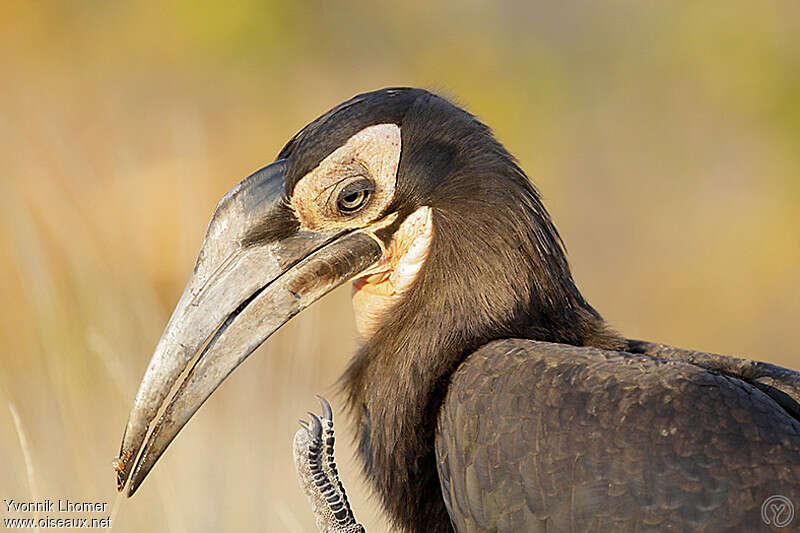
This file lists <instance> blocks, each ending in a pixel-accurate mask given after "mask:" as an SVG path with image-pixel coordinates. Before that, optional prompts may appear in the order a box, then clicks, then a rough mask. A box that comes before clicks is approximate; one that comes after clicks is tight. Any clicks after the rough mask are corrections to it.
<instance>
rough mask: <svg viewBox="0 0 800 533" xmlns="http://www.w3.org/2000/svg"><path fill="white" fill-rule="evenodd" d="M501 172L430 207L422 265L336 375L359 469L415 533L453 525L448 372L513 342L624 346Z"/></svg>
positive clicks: (521, 185)
mask: <svg viewBox="0 0 800 533" xmlns="http://www.w3.org/2000/svg"><path fill="white" fill-rule="evenodd" d="M498 167H499V168H500V170H498V171H497V172H500V173H501V174H502V175H503V176H504V177H503V178H502V179H498V180H488V179H487V180H485V181H479V182H471V183H470V184H462V185H461V186H460V187H461V189H463V190H467V188H468V187H473V188H474V190H467V193H469V194H466V193H465V194H463V195H460V196H459V201H458V203H447V202H446V201H444V200H442V201H441V202H440V203H438V204H437V203H433V204H432V205H433V206H434V208H433V226H434V239H433V242H432V244H431V250H430V254H429V256H428V258H427V260H426V262H425V265H424V266H423V267H422V270H421V271H420V274H419V276H418V278H417V279H416V280H415V282H414V285H413V287H412V288H411V289H410V290H409V291H408V292H407V293H406V294H405V296H404V297H403V298H402V299H400V300H399V301H398V302H396V303H395V304H394V305H393V307H391V308H390V309H389V310H388V311H387V312H385V313H384V315H383V317H382V319H381V320H380V326H379V327H378V329H377V331H376V332H375V333H374V334H373V335H372V336H371V337H370V338H369V339H368V340H367V341H366V342H365V343H364V344H363V346H362V347H361V348H360V349H359V351H358V353H357V354H356V356H355V357H354V358H353V360H352V361H351V363H350V365H349V367H348V369H347V371H346V372H345V374H344V376H343V377H342V385H343V388H344V389H345V391H346V393H347V396H348V400H349V406H350V408H351V411H352V414H353V417H354V418H355V422H356V431H357V436H356V439H357V441H358V445H359V453H360V455H361V458H362V460H363V462H364V471H365V473H366V475H367V477H368V478H369V479H370V480H371V481H372V483H373V486H374V488H375V489H376V491H377V493H378V495H379V496H380V497H381V499H382V500H383V503H384V507H385V508H386V509H387V510H388V511H389V514H390V516H391V517H392V518H393V519H394V521H395V523H396V525H397V526H399V528H401V529H405V530H406V531H410V532H417V531H420V532H422V531H428V532H436V531H450V530H451V526H450V522H449V517H448V515H447V511H446V509H445V506H444V501H443V499H442V495H441V488H440V486H439V479H438V473H437V467H436V458H435V453H434V439H435V431H436V424H437V418H438V413H439V410H440V407H441V404H442V401H443V399H444V397H445V394H446V392H447V388H448V385H449V380H450V377H451V376H452V374H453V372H455V370H456V368H458V366H459V365H460V364H461V362H462V361H464V359H465V358H466V357H468V356H469V354H471V353H472V352H474V351H475V350H476V349H477V348H479V347H480V346H482V345H483V344H485V343H487V342H490V341H492V340H495V339H502V338H513V337H519V338H528V339H534V340H541V341H549V342H558V343H564V344H572V345H576V346H596V347H599V348H607V349H620V348H622V347H623V346H624V342H623V341H622V339H621V338H620V337H619V336H617V335H616V334H615V333H614V332H612V331H610V330H609V329H608V328H607V327H606V326H605V324H604V322H603V320H602V318H601V317H600V315H599V314H598V313H597V312H596V311H595V310H594V309H592V307H591V306H590V305H589V304H588V303H587V302H586V301H585V300H584V298H583V297H582V296H581V294H580V292H579V291H578V289H577V287H576V286H575V284H574V282H573V280H572V276H571V274H570V272H569V267H568V266H567V261H566V258H565V256H564V252H563V248H562V245H561V240H560V238H559V236H558V233H557V232H556V230H555V227H554V226H553V224H552V222H551V220H550V217H549V215H548V214H547V212H546V210H545V208H544V206H543V205H542V204H541V202H540V199H539V197H538V194H537V193H536V191H535V190H534V189H533V187H532V186H531V185H530V183H529V182H528V181H527V178H526V177H525V176H524V174H522V172H521V171H520V170H519V169H518V167H516V165H515V164H513V161H511V160H510V159H508V158H507V159H503V164H502V165H498ZM483 174H484V175H487V174H488V171H487V172H484V173H483ZM498 183H499V185H498ZM486 184H490V185H486ZM491 184H494V185H491ZM497 205H503V206H507V208H504V209H502V210H498V209H496V208H492V207H491V206H497ZM464 213H469V215H470V216H465V215H464ZM478 414H479V413H476V415H478Z"/></svg>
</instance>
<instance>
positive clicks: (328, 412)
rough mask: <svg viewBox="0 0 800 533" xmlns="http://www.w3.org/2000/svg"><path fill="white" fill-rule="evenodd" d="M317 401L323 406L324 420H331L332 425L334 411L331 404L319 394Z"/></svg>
mask: <svg viewBox="0 0 800 533" xmlns="http://www.w3.org/2000/svg"><path fill="white" fill-rule="evenodd" d="M317 399H318V400H319V403H320V405H322V416H323V418H325V419H327V420H330V421H331V424H333V409H331V404H330V403H328V400H326V399H325V398H323V397H322V396H320V395H319V394H317Z"/></svg>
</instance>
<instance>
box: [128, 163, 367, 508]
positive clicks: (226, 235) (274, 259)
mask: <svg viewBox="0 0 800 533" xmlns="http://www.w3.org/2000/svg"><path fill="white" fill-rule="evenodd" d="M285 173H286V162H285V160H280V161H276V162H275V163H273V164H271V165H269V166H267V167H265V168H263V169H261V170H259V171H258V172H256V173H255V174H253V175H251V176H250V177H248V178H246V179H245V180H243V181H242V182H241V183H239V184H238V185H237V186H236V187H234V188H233V189H232V190H231V191H230V192H228V194H226V195H225V196H224V197H223V198H222V200H220V202H219V204H218V205H217V208H216V210H215V211H214V215H213V216H212V218H211V222H210V224H209V226H208V231H207V233H206V237H205V241H204V242H203V246H202V248H201V250H200V255H199V256H198V258H197V263H196V264H195V267H194V271H193V272H192V275H191V278H190V279H189V282H188V283H187V285H186V289H185V290H184V291H183V295H182V296H181V299H180V301H179V302H178V304H177V306H176V307H175V311H174V312H173V313H172V317H171V318H170V319H169V322H168V323H167V326H166V329H165V330H164V333H163V334H162V336H161V339H160V340H159V341H158V345H157V346H156V349H155V352H154V353H153V357H152V359H151V360H150V364H149V365H148V367H147V371H146V372H145V374H144V377H143V378H142V382H141V384H140V385H139V392H138V393H137V394H136V400H135V401H134V404H133V408H132V409H131V413H130V415H129V417H128V425H127V427H126V429H125V434H124V435H123V437H122V447H121V449H120V455H119V458H118V459H117V461H115V469H116V470H117V488H118V489H119V490H120V491H121V490H122V489H123V488H124V486H125V483H126V482H127V481H128V479H130V484H129V486H128V496H131V495H132V494H133V493H134V492H136V489H137V488H138V487H139V485H140V484H141V483H142V481H143V480H144V478H145V476H147V473H148V472H149V471H150V470H151V469H152V468H153V465H154V464H155V462H156V461H157V460H158V458H159V457H160V456H161V454H162V453H163V452H164V450H165V449H166V448H167V446H168V445H169V443H170V442H172V439H174V438H175V436H176V435H177V434H178V432H179V431H180V430H181V428H182V427H183V426H184V425H185V424H186V422H187V421H188V420H189V418H191V416H192V415H193V414H194V413H195V411H197V409H198V408H199V407H200V406H201V405H202V404H203V402H204V401H205V400H206V399H207V398H208V397H209V396H210V395H211V394H212V393H213V392H214V390H215V389H216V388H217V387H218V386H219V385H220V383H222V381H224V380H225V378H226V377H227V376H228V375H229V374H230V373H231V372H232V371H233V370H234V369H235V368H236V367H237V366H238V365H239V364H240V363H241V362H242V361H244V360H245V359H246V358H247V356H248V355H250V354H251V353H252V352H253V350H255V349H256V348H257V347H258V346H259V345H260V344H261V343H262V342H264V340H266V339H267V337H269V336H270V335H271V334H272V333H273V332H274V331H275V330H277V329H278V328H280V327H281V326H282V325H283V324H284V323H286V321H287V320H289V319H290V318H291V317H293V316H294V315H296V314H297V313H299V312H300V311H302V310H303V309H305V308H306V307H307V306H309V305H310V304H312V303H313V302H314V301H316V300H317V299H318V298H320V297H321V296H323V295H324V294H326V293H327V292H328V291H330V290H331V289H333V288H335V287H337V286H339V285H341V284H342V283H343V282H345V281H347V280H349V279H351V278H353V277H355V276H356V275H358V274H359V273H360V272H362V271H364V270H366V269H367V268H369V267H370V266H371V265H373V264H375V263H376V262H377V261H378V260H379V259H380V258H381V255H382V249H381V246H380V244H379V243H378V241H377V240H376V239H375V238H373V236H371V235H370V234H369V233H367V232H366V231H362V230H345V231H341V230H336V231H306V230H302V229H300V225H299V223H298V221H297V219H296V218H295V216H294V213H293V212H292V211H291V209H289V208H288V207H287V206H286V202H285V200H284V199H283V198H284V177H285ZM181 377H182V378H183V379H182V380H180V378H181ZM179 380H180V382H179ZM173 389H175V390H173ZM159 415H160V416H159ZM156 417H158V420H157V422H156V423H155V424H153V422H154V421H155V420H156ZM148 432H149V433H148Z"/></svg>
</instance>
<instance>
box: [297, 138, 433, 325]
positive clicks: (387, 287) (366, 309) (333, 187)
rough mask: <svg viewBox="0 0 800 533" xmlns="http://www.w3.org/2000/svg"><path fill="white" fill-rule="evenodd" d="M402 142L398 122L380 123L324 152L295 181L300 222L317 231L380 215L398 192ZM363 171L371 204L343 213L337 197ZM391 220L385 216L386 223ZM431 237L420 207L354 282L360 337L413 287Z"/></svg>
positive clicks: (428, 217) (425, 210)
mask: <svg viewBox="0 0 800 533" xmlns="http://www.w3.org/2000/svg"><path fill="white" fill-rule="evenodd" d="M400 144H401V141H400V128H399V127H397V126H396V125H394V124H379V125H376V126H370V127H368V128H365V129H363V130H361V131H360V132H359V133H357V134H356V135H354V136H353V137H351V138H350V139H349V140H348V141H347V143H346V144H345V145H344V146H342V147H340V148H338V149H337V150H335V151H334V152H333V153H331V154H330V155H329V156H328V157H326V158H325V159H324V160H323V161H322V162H321V163H320V164H319V165H318V166H317V167H316V168H315V169H314V170H312V171H311V172H309V173H308V174H306V175H305V176H304V177H303V178H302V179H300V181H299V182H298V183H297V185H296V186H295V189H294V193H293V195H292V200H291V205H292V208H293V209H294V211H295V213H296V214H297V218H298V219H299V220H300V224H301V226H300V227H301V228H307V229H312V230H313V229H335V228H340V227H352V226H353V225H356V226H363V225H367V224H368V223H369V221H370V220H373V219H374V218H375V217H377V216H378V215H379V214H380V213H381V211H382V210H383V209H385V207H386V206H387V205H388V204H389V203H390V202H391V201H392V198H393V195H394V191H395V187H396V182H397V167H398V164H399V162H400ZM365 176H369V178H370V179H371V180H372V181H373V184H374V191H372V192H371V196H372V197H371V203H370V204H369V205H366V206H365V207H364V208H363V210H361V211H359V212H358V213H357V214H356V215H354V216H353V217H352V218H344V219H342V218H340V217H341V213H340V212H338V211H337V206H336V201H335V200H336V199H337V198H339V196H340V195H341V194H342V193H343V192H346V189H347V187H348V186H351V184H357V182H358V180H359V179H361V178H363V177H365ZM392 221H393V219H389V218H387V219H383V220H382V222H384V223H386V224H388V223H391V222H392ZM378 225H379V224H376V225H374V226H378ZM368 227H369V226H368ZM432 240H433V215H432V212H431V208H430V207H427V206H424V207H420V208H419V209H417V210H416V211H415V212H413V213H412V214H411V215H409V216H408V217H407V218H406V220H404V221H403V223H402V224H401V225H400V228H399V229H398V230H397V231H396V232H395V234H394V235H393V237H392V240H391V242H390V244H389V246H388V247H387V248H386V251H385V253H384V256H383V258H382V259H381V261H380V262H379V263H378V264H377V265H375V266H374V267H372V268H370V269H369V271H368V272H365V273H363V274H362V275H361V276H359V278H358V279H357V280H355V281H354V283H353V291H352V299H353V311H354V313H355V319H356V329H357V330H358V333H359V335H360V336H361V337H362V338H367V337H369V336H370V335H371V334H372V333H374V332H375V331H376V330H377V328H378V325H379V324H380V320H381V317H383V316H384V315H385V313H386V312H387V311H388V310H389V309H390V308H391V307H392V306H393V305H394V303H395V302H396V301H397V299H398V298H400V297H401V296H402V295H403V294H404V293H405V292H406V291H407V290H408V289H409V288H410V287H411V285H412V284H413V282H414V280H416V278H417V276H418V275H419V271H420V269H421V268H422V265H423V264H424V263H425V259H426V258H427V256H428V252H429V250H430V245H431V241H432Z"/></svg>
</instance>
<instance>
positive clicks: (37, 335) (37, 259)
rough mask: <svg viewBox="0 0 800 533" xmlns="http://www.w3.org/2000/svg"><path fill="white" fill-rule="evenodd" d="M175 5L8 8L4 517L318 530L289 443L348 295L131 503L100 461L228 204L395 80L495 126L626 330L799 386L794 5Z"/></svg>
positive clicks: (286, 331)
mask: <svg viewBox="0 0 800 533" xmlns="http://www.w3.org/2000/svg"><path fill="white" fill-rule="evenodd" d="M165 4H166V3H161V2H152V1H146V0H134V1H115V2H106V1H99V0H95V1H88V0H87V1H78V2H76V1H67V0H48V1H47V2H30V1H24V0H22V1H19V2H17V1H16V0H12V1H11V2H4V4H3V8H2V9H1V10H0V50H2V51H1V52H0V68H1V69H2V78H3V82H2V91H0V136H2V142H0V158H1V159H2V161H3V165H2V166H3V172H2V178H0V294H1V295H2V303H3V305H2V307H0V345H1V346H2V351H0V369H1V370H0V457H2V458H3V459H2V464H3V466H2V468H0V498H3V499H7V498H14V499H16V500H30V499H32V498H39V499H41V498H51V499H53V498H70V499H74V500H91V501H107V502H109V506H111V505H113V504H114V503H115V502H116V503H119V504H120V505H119V511H118V513H117V514H116V515H115V520H114V529H115V530H116V531H120V532H123V531H125V532H130V531H169V532H183V531H259V530H260V531H289V532H301V531H302V532H308V531H313V530H314V525H313V517H312V515H311V513H310V508H309V506H308V504H307V502H306V500H305V497H304V496H303V495H302V493H301V492H300V489H299V488H298V486H297V481H296V478H295V475H294V471H293V465H292V461H291V452H290V442H291V438H292V435H293V434H294V431H295V429H296V428H297V427H298V426H297V422H296V420H297V418H298V417H300V416H302V415H303V413H304V412H305V411H306V410H308V409H316V408H317V407H316V403H315V400H314V393H317V392H320V393H323V394H326V395H328V396H329V397H330V398H331V399H332V400H333V403H334V407H336V408H339V410H341V401H340V398H338V397H336V396H335V395H334V388H333V383H334V381H335V380H336V378H337V377H338V375H339V374H340V372H341V371H342V370H343V368H344V365H345V362H346V360H347V359H348V357H349V355H350V354H351V353H352V352H353V350H354V346H355V330H354V325H353V319H352V313H351V311H350V307H349V301H348V291H349V289H347V288H342V289H339V290H337V291H336V292H335V293H333V294H332V295H330V296H329V297H327V298H325V299H324V300H322V301H321V302H319V303H318V304H316V305H314V306H313V307H311V308H310V309H308V310H307V311H306V312H305V313H303V314H302V315H301V316H300V317H298V318H297V319H295V320H293V321H292V322H290V323H289V324H287V326H285V327H284V328H283V329H282V330H281V331H280V332H279V333H277V334H276V335H275V336H274V337H273V338H272V339H271V340H270V341H269V342H268V343H267V344H266V345H265V346H264V347H262V348H261V349H260V350H259V351H258V352H257V353H256V354H254V355H253V356H252V357H251V358H250V359H249V360H248V361H247V362H246V363H245V364H244V365H243V366H242V368H241V369H240V370H238V371H237V372H236V373H235V374H234V375H233V376H232V377H231V378H230V379H229V380H228V381H227V382H226V383H225V384H224V385H223V386H222V387H221V388H220V390H219V391H218V392H217V393H216V394H215V395H214V396H213V397H212V399H211V400H210V401H209V402H208V403H207V405H205V406H204V407H203V408H202V409H201V411H200V412H199V413H198V414H197V416H196V417H195V418H194V419H193V420H192V421H191V422H190V423H189V425H188V426H187V427H186V428H185V430H184V431H183V432H182V433H181V435H180V437H179V438H178V439H177V440H176V442H175V443H174V444H173V445H172V446H171V447H170V448H169V450H168V451H167V453H166V454H165V456H164V457H163V458H162V459H161V461H160V462H159V464H158V466H157V467H156V468H155V470H154V471H153V473H152V474H151V475H150V477H149V478H148V480H147V481H146V482H145V484H144V485H143V486H142V488H141V490H140V491H139V493H138V494H137V495H136V497H134V498H133V499H132V500H126V501H122V500H119V501H117V500H116V492H115V490H114V481H113V475H112V468H111V460H112V459H113V458H114V456H115V454H116V453H117V451H118V446H119V442H120V438H121V436H122V431H123V429H124V426H125V422H126V419H127V414H128V411H129V409H130V407H131V404H132V401H133V398H134V394H135V392H136V388H137V385H138V383H139V380H140V378H141V376H142V374H143V372H144V369H145V366H146V364H147V361H148V360H149V357H150V354H151V352H152V349H153V347H154V346H155V343H156V341H157V339H158V337H159V335H160V333H161V330H162V328H163V326H164V324H165V323H166V320H167V318H168V316H169V314H170V312H171V310H172V306H173V305H174V304H175V302H176V301H177V299H178V296H179V295H180V292H181V290H182V288H183V284H184V283H185V281H186V279H187V278H188V274H189V272H190V271H191V268H192V266H193V263H194V259H195V256H196V253H197V251H198V249H199V246H200V243H201V241H202V237H203V234H204V231H205V225H206V223H207V221H208V218H209V216H210V214H211V212H212V210H213V208H214V205H215V204H216V201H217V199H218V198H219V197H220V196H221V195H222V194H223V193H224V192H225V191H227V190H228V189H229V188H230V187H231V186H233V185H234V184H235V183H236V182H237V181H238V180H239V179H241V178H243V177H244V176H246V175H248V174H249V173H250V172H251V171H253V170H255V169H257V168H259V167H261V166H262V165H264V164H265V163H268V162H270V161H271V160H272V159H273V158H274V156H275V154H276V153H277V152H278V150H279V149H280V148H281V147H282V145H283V143H284V142H285V141H286V140H287V139H289V138H290V137H291V136H292V135H293V134H294V133H295V132H296V131H297V130H299V129H300V128H301V127H302V126H303V125H305V124H306V123H307V122H309V121H310V120H312V119H313V118H315V117H316V116H318V115H319V114H320V113H322V112H324V111H325V110H327V109H328V108H330V107H331V106H333V105H335V104H337V103H338V102H340V101H342V100H345V99H347V98H349V97H350V96H352V95H354V94H356V93H359V92H363V91H366V90H372V89H376V88H379V87H383V86H391V85H414V86H422V87H426V88H430V89H433V90H436V91H440V92H443V93H444V94H446V95H449V96H451V97H452V98H454V99H455V100H456V101H457V102H459V103H461V104H463V105H465V106H466V107H467V108H468V109H470V110H471V111H472V112H474V113H476V114H477V115H478V116H479V117H481V118H482V119H483V120H484V121H485V122H486V123H488V124H489V125H491V126H492V127H493V128H494V130H495V132H496V134H497V136H498V137H499V139H500V140H501V141H502V142H503V143H504V144H505V145H506V146H507V148H508V149H509V150H510V151H511V152H512V153H514V154H515V155H516V156H517V157H518V158H519V160H520V162H521V165H522V167H523V168H524V169H525V170H526V171H527V172H528V174H529V175H530V176H531V178H532V179H533V181H534V182H535V183H536V184H537V186H538V187H539V188H540V190H541V191H542V193H543V195H544V197H545V202H546V205H547V206H548V208H549V209H550V211H551V213H552V215H553V218H554V219H555V222H556V225H557V227H558V228H559V229H560V231H561V233H562V236H563V237H564V240H565V242H566V244H567V247H568V252H569V256H570V261H571V264H572V266H573V272H574V275H575V278H576V280H577V282H578V284H579V285H580V287H581V289H582V290H583V292H584V294H585V296H586V297H587V298H588V300H589V301H590V302H591V303H592V304H593V305H594V306H595V307H596V308H597V309H598V310H599V311H600V312H601V313H602V314H603V315H604V316H605V317H606V318H607V319H608V320H609V321H610V322H611V323H612V324H613V325H614V326H615V327H616V328H617V329H618V330H620V331H621V332H623V333H624V334H625V335H627V336H629V337H634V338H643V339H648V340H655V341H660V342H666V343H671V344H675V345H678V346H682V347H687V348H697V349H704V350H709V351H716V352H723V353H732V354H745V355H747V356H749V357H752V358H757V359H762V360H766V361H771V362H774V363H778V364H781V365H785V366H790V367H794V368H800V352H798V348H797V347H798V346H800V327H799V326H798V319H800V286H799V283H798V282H799V281H800V229H799V228H800V39H798V37H797V36H798V35H800V4H799V3H797V2H796V1H794V0H787V1H769V2H750V1H747V0H728V1H725V2H625V1H616V0H615V1H611V2H602V3H599V2H591V1H588V0H583V1H578V2H571V3H564V5H561V4H559V3H556V2H552V3H550V2H524V1H517V2H515V1H499V2H489V1H477V0H462V1H459V2H455V1H452V2H444V3H437V4H436V5H432V3H429V2H422V1H410V2H394V3H389V4H385V5H381V4H379V3H375V2H367V1H363V0H361V1H355V2H349V3H346V4H338V3H333V2H323V1H311V2H286V3H283V2H275V1H272V2H270V1H264V0H245V1H239V2H225V3H223V2H209V1H193V2H188V1H185V0H180V1H176V2H170V3H168V5H165ZM567 4H569V5H567ZM12 413H16V414H12ZM15 419H16V421H15ZM22 436H24V437H25V439H24V440H25V442H24V443H23V444H21V442H20V438H21V437H22ZM339 437H340V438H339V440H338V442H339V450H338V453H339V462H340V463H341V464H342V466H343V468H342V470H343V476H344V481H345V483H346V484H347V485H348V487H349V488H350V490H349V493H351V495H352V498H353V502H352V503H353V506H354V508H355V511H356V516H357V518H359V519H360V520H362V522H363V523H364V524H365V525H366V526H367V529H368V531H373V532H375V531H384V530H386V529H387V526H386V522H385V521H384V518H383V517H382V515H381V513H380V511H379V509H378V505H377V502H376V501H375V500H374V498H371V497H370V496H369V491H368V490H367V488H366V487H365V486H364V484H363V482H362V480H361V478H360V476H359V474H358V468H357V465H356V463H355V461H354V460H353V451H352V447H350V446H349V441H350V438H349V437H350V433H349V427H348V425H347V423H346V422H345V420H344V419H340V423H339ZM26 458H27V460H26ZM0 514H2V515H3V517H5V516H7V515H8V513H7V512H6V506H5V505H3V506H2V513H0ZM12 516H19V515H12Z"/></svg>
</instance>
